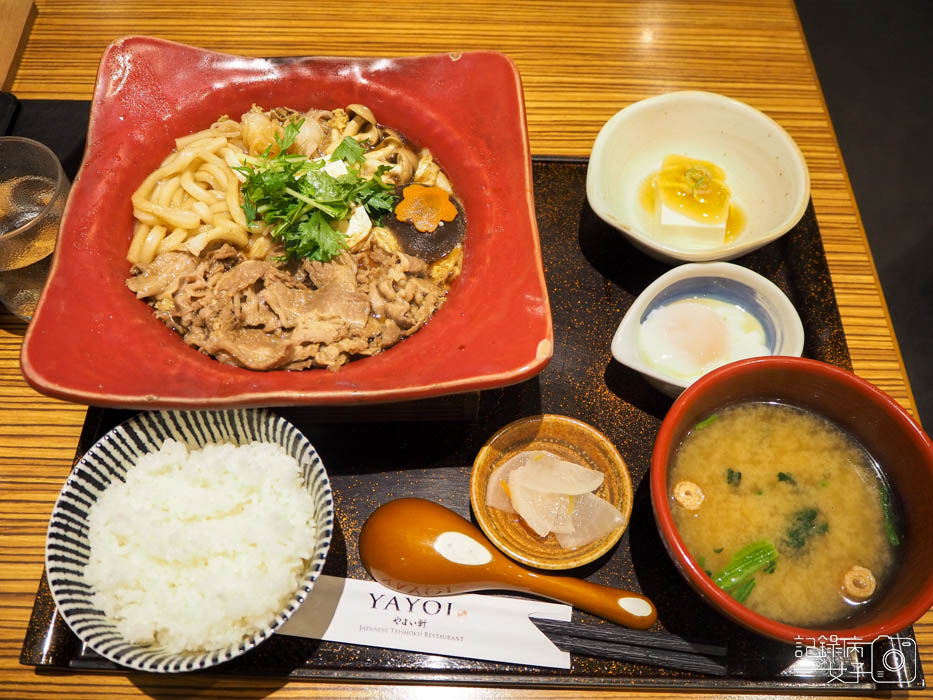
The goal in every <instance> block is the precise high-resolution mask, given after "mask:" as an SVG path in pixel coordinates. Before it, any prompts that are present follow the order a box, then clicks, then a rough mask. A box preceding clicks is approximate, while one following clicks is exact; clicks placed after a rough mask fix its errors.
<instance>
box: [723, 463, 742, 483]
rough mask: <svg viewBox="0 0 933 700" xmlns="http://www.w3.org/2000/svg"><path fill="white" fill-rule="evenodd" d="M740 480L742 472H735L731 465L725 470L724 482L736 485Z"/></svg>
mask: <svg viewBox="0 0 933 700" xmlns="http://www.w3.org/2000/svg"><path fill="white" fill-rule="evenodd" d="M741 481H742V472H737V471H736V470H735V469H732V468H731V467H730V468H729V469H727V470H726V482H728V484H729V485H730V486H738V485H739V484H740V483H741Z"/></svg>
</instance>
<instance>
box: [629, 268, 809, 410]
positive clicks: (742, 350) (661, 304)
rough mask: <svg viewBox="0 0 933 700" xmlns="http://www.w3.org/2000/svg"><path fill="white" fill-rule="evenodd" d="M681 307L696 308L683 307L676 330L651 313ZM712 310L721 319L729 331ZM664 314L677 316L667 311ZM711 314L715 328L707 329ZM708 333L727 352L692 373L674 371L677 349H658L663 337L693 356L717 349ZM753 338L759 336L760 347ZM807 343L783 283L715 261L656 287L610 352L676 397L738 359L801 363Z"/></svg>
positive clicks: (635, 306) (633, 311)
mask: <svg viewBox="0 0 933 700" xmlns="http://www.w3.org/2000/svg"><path fill="white" fill-rule="evenodd" d="M681 302H693V304H691V305H690V306H681V307H680V310H679V311H678V312H677V313H678V317H677V318H674V325H679V327H676V328H672V325H671V323H670V322H667V321H665V323H664V324H663V325H662V326H659V325H658V322H657V320H658V319H661V318H664V316H661V315H658V316H652V315H653V314H655V313H656V312H659V311H660V310H662V309H666V307H669V306H670V305H672V304H675V303H681ZM707 309H712V310H714V311H715V313H716V314H718V315H720V316H722V319H723V320H722V326H720V325H718V322H716V321H715V319H714V318H713V312H712V311H707ZM661 313H662V314H668V316H667V318H668V319H671V318H673V317H672V316H671V315H670V314H669V312H668V311H667V310H665V311H662V312H661ZM707 314H708V315H709V318H710V319H713V323H706V315H707ZM749 317H750V318H749ZM649 319H650V321H649ZM680 319H683V320H684V321H685V323H681V322H680ZM646 322H648V323H647V324H646ZM738 323H741V324H742V327H743V329H750V330H749V333H750V334H751V335H748V334H745V333H744V332H743V335H742V338H741V339H738V340H737V339H736V333H737V331H736V324H738ZM714 326H715V327H714ZM659 328H661V329H662V330H658V329H659ZM724 329H725V330H724ZM708 333H709V334H713V333H725V335H723V338H724V340H723V341H722V342H719V341H716V343H713V345H716V347H721V345H722V343H725V344H726V345H727V346H728V349H727V351H726V354H718V355H717V354H716V353H705V354H704V355H703V357H704V358H706V359H709V362H699V361H697V362H696V363H695V365H690V367H689V368H684V367H683V366H681V365H678V366H677V367H674V365H675V364H678V363H677V361H676V360H672V359H671V357H672V356H673V355H675V354H676V352H677V348H674V350H673V352H672V353H669V352H667V350H666V349H664V348H663V347H662V348H659V347H658V343H660V342H662V341H660V340H658V339H659V338H662V339H665V340H666V339H671V340H670V342H671V343H674V344H675V345H676V344H677V343H678V342H679V343H680V345H681V346H682V348H683V349H685V350H686V352H687V353H688V354H690V353H692V352H694V351H696V348H698V347H699V346H707V345H709V344H710V341H709V338H708V337H705V336H706V335H707V334H708ZM693 334H695V335H696V336H697V337H696V338H694V335H693ZM701 335H703V336H704V337H703V338H701V337H699V336H701ZM748 338H754V342H751V341H748V340H747V339H748ZM803 343H804V332H803V324H802V323H801V321H800V316H799V315H798V313H797V310H796V309H795V308H794V305H793V304H792V303H791V301H790V299H788V298H787V296H786V295H785V294H784V292H782V291H781V290H780V289H779V288H778V287H777V285H775V284H774V283H773V282H771V281H770V280H769V279H767V278H766V277H763V276H762V275H760V274H758V273H757V272H754V271H752V270H749V269H748V268H746V267H743V266H741V265H736V264H733V263H727V262H710V263H689V264H685V265H680V266H678V267H675V268H673V269H671V270H669V271H668V272H666V273H665V274H663V275H661V276H660V277H658V278H657V279H656V280H655V281H654V282H652V283H651V284H650V285H649V286H648V287H647V288H646V289H645V290H644V291H643V292H642V293H641V294H639V295H638V297H637V298H636V299H635V301H634V302H632V305H631V306H630V307H629V309H628V311H626V313H625V315H624V316H623V318H622V321H621V323H620V324H619V327H618V329H617V330H616V332H615V335H614V336H613V338H612V345H611V350H612V356H613V357H614V358H615V359H616V360H617V361H618V362H620V363H621V364H623V365H625V366H626V367H629V368H631V369H633V370H635V371H637V372H638V373H640V374H641V375H642V376H643V377H644V378H645V379H646V380H647V381H648V382H649V383H650V384H652V385H653V386H654V387H656V388H657V389H659V390H660V391H662V392H663V393H665V394H667V395H668V396H670V397H672V398H673V397H677V396H678V395H680V393H681V392H682V391H683V390H684V389H686V388H687V387H688V386H690V384H692V383H693V382H694V381H696V380H697V379H699V378H700V377H701V376H702V375H703V374H706V373H707V372H709V371H712V370H713V369H715V368H717V367H720V366H722V365H725V364H728V363H730V362H733V361H736V360H739V359H745V358H747V357H757V356H767V355H785V356H792V357H800V355H801V353H802V352H803ZM710 358H711V359H710ZM700 365H702V368H701V367H700ZM688 370H691V371H688Z"/></svg>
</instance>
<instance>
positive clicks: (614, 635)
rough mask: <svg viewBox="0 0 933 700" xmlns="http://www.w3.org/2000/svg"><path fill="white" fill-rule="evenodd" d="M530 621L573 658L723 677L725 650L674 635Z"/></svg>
mask: <svg viewBox="0 0 933 700" xmlns="http://www.w3.org/2000/svg"><path fill="white" fill-rule="evenodd" d="M531 621H532V622H533V623H534V624H535V626H537V628H538V629H540V630H541V631H542V632H543V633H544V634H545V635H546V636H547V637H548V639H550V640H551V641H552V642H553V643H554V644H555V645H556V646H557V647H558V648H559V649H562V650H563V651H568V652H570V653H572V654H584V655H587V656H598V657H601V658H606V659H619V660H622V661H632V662H634V663H640V664H646V665H649V666H663V667H664V668H673V669H680V670H683V671H696V672H699V673H706V674H709V675H713V676H725V675H726V674H727V673H728V667H727V666H726V663H725V661H724V660H721V659H717V658H710V657H723V656H725V655H726V654H727V652H728V650H727V649H726V647H724V646H722V645H719V644H710V643H706V642H702V643H701V642H692V641H689V640H686V639H683V638H682V637H677V636H676V635H666V634H658V633H654V632H640V631H636V630H626V629H621V628H617V627H596V626H594V625H585V624H579V623H575V622H561V621H559V620H546V619H542V618H536V617H532V618H531Z"/></svg>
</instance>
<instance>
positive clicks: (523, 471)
mask: <svg viewBox="0 0 933 700" xmlns="http://www.w3.org/2000/svg"><path fill="white" fill-rule="evenodd" d="M604 478H605V477H604V476H603V473H602V472H601V471H597V470H595V469H587V468H586V467H581V466H580V465H579V464H574V463H573V462H568V461H566V460H563V459H560V458H559V457H556V456H555V455H552V454H551V453H550V452H539V453H537V454H534V453H532V456H530V457H529V458H528V459H527V460H526V461H525V464H524V465H522V466H521V467H518V468H517V469H516V470H515V471H514V472H512V473H511V474H510V475H509V488H511V487H512V481H513V480H514V481H515V483H516V484H520V485H522V486H524V487H525V488H528V489H532V490H533V491H540V492H542V493H559V494H564V495H567V496H578V495H580V494H581V493H590V492H592V491H595V490H596V489H598V488H599V487H600V485H601V484H602V483H603V479H604ZM513 505H514V503H513Z"/></svg>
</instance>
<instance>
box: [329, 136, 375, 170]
mask: <svg viewBox="0 0 933 700" xmlns="http://www.w3.org/2000/svg"><path fill="white" fill-rule="evenodd" d="M365 152H366V149H365V148H363V147H362V146H361V145H360V143H359V141H357V140H356V139H354V138H352V137H350V136H344V137H343V141H341V142H340V145H339V146H337V148H335V149H334V152H333V153H332V154H331V156H330V159H331V160H342V161H345V162H347V163H362V162H363V161H364V160H366V159H365V158H364V157H363V153H365Z"/></svg>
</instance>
